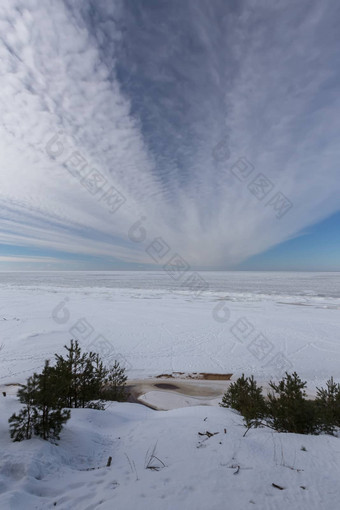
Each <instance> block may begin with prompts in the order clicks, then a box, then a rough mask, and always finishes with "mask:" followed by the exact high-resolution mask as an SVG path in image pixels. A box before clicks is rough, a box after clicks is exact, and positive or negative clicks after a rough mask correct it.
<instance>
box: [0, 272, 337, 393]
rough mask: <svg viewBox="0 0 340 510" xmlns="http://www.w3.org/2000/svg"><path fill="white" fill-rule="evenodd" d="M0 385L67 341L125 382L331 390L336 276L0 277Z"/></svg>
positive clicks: (34, 367)
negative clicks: (223, 376)
mask: <svg viewBox="0 0 340 510" xmlns="http://www.w3.org/2000/svg"><path fill="white" fill-rule="evenodd" d="M0 335H1V336H0V344H1V343H2V344H3V349H2V350H1V352H0V362H1V371H0V378H1V379H0V381H1V383H10V382H23V381H24V380H25V379H26V378H27V376H28V375H30V373H31V372H32V371H33V370H39V369H40V368H41V367H42V365H43V362H44V359H46V358H50V359H53V355H54V353H55V352H60V350H61V349H62V346H63V345H64V344H65V343H68V342H69V340H70V338H77V339H78V340H79V342H80V343H81V345H82V346H83V347H84V348H89V349H92V350H96V351H99V352H100V353H101V354H102V356H103V357H104V358H105V359H107V360H108V362H109V361H110V360H111V359H114V358H118V359H119V360H120V361H121V363H123V364H124V365H125V366H126V368H127V370H128V373H129V376H130V377H147V376H155V375H158V374H161V373H170V372H173V371H182V372H216V373H233V374H235V375H238V374H241V373H242V372H245V373H246V374H250V373H253V374H254V375H255V376H257V377H258V378H259V379H261V380H266V379H268V378H269V377H273V378H277V377H279V376H281V375H282V373H283V372H284V371H285V370H288V371H292V370H296V371H297V372H298V373H299V374H300V375H301V376H302V377H304V378H306V379H307V380H308V383H309V387H310V389H313V388H315V386H316V385H319V384H321V383H324V381H325V380H326V379H327V378H328V377H329V376H330V375H333V376H334V377H336V378H337V379H339V380H340V273H311V272H308V273H307V272H306V273H289V272H280V273H279V272H200V273H199V275H198V274H195V275H193V274H192V273H185V274H184V273H183V274H180V273H171V274H169V273H167V272H166V271H158V272H144V271H143V272H142V271H141V272H136V271H112V272H26V273H19V272H17V273H15V272H12V273H8V272H7V273H4V272H3V273H0Z"/></svg>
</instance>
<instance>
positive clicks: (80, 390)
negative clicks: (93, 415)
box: [55, 340, 108, 409]
mask: <svg viewBox="0 0 340 510" xmlns="http://www.w3.org/2000/svg"><path fill="white" fill-rule="evenodd" d="M65 349H66V350H67V355H66V358H64V357H63V356H61V355H59V354H56V355H55V357H56V367H55V369H56V374H57V377H58V380H59V381H60V384H59V389H58V390H57V391H58V393H59V395H60V398H61V399H62V401H63V402H64V406H65V407H71V408H72V407H83V408H84V407H90V408H95V409H103V404H102V402H100V398H101V391H102V388H103V386H104V384H105V380H106V377H107V374H108V371H107V370H106V368H104V365H103V362H102V361H101V359H100V356H99V355H98V354H96V353H94V352H89V353H86V352H85V353H82V352H81V348H80V346H79V343H78V341H77V340H76V341H74V340H71V343H70V346H67V345H65Z"/></svg>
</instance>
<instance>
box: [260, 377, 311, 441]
mask: <svg viewBox="0 0 340 510" xmlns="http://www.w3.org/2000/svg"><path fill="white" fill-rule="evenodd" d="M306 385H307V383H306V382H305V381H302V380H301V379H300V377H299V376H298V375H297V373H296V372H294V373H293V374H288V373H287V372H286V375H285V377H284V378H283V379H282V380H281V381H279V383H278V384H275V383H274V382H272V381H270V383H269V386H270V387H271V389H272V390H274V393H269V395H268V417H267V423H268V424H269V425H270V426H272V427H273V428H274V429H275V430H277V431H279V432H295V433H297V434H312V433H316V432H317V417H316V412H315V405H314V403H313V401H308V400H306V391H305V387H306Z"/></svg>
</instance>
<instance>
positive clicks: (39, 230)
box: [0, 0, 340, 267]
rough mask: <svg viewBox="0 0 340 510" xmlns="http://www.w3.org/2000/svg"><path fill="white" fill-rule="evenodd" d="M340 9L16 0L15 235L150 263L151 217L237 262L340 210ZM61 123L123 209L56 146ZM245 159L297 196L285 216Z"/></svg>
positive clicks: (4, 37) (193, 256) (200, 254)
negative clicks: (238, 170)
mask: <svg viewBox="0 0 340 510" xmlns="http://www.w3.org/2000/svg"><path fill="white" fill-rule="evenodd" d="M339 17H340V14H339V8H338V6H337V5H336V4H335V3H334V2H331V1H326V2H324V3H318V2H305V1H302V2H299V3H298V4H296V3H294V2H287V1H285V2H276V3H275V4H273V5H270V4H268V2H264V1H263V2H262V1H260V2H256V3H254V2H253V1H250V0H249V1H244V2H239V3H233V2H232V3H230V4H228V5H227V4H226V3H225V2H222V1H219V0H216V1H214V2H209V3H208V2H203V1H190V0H189V1H187V2H184V3H183V2H179V1H177V0H175V1H173V2H163V1H160V2H152V1H149V0H146V1H144V2H120V1H116V2H106V1H103V2H99V3H96V2H91V1H86V2H82V3H81V4H80V3H79V2H75V1H67V2H52V1H46V2H44V3H41V2H40V3H39V2H38V1H35V0H29V1H27V0H25V1H21V0H17V1H16V2H10V1H7V2H6V1H4V2H2V4H1V7H0V20H1V21H0V35H1V48H0V59H1V64H0V65H1V92H2V94H1V97H0V113H1V115H0V119H1V121H0V132H1V137H0V168H1V174H0V213H1V218H2V220H1V225H0V227H1V228H0V242H1V243H4V244H7V245H8V244H13V245H15V246H21V247H23V248H25V247H26V248H39V249H41V250H44V249H49V250H56V251H60V252H68V253H70V254H77V253H78V254H80V255H82V256H84V255H88V256H94V257H106V258H107V257H112V259H113V260H116V261H119V260H121V261H125V262H129V263H134V262H135V263H139V264H143V263H150V258H149V257H148V255H147V254H146V253H145V251H144V248H145V245H143V244H142V243H140V244H138V243H135V242H133V241H131V239H129V237H128V231H129V228H130V227H131V225H132V224H133V223H134V222H136V221H137V220H138V219H139V218H140V217H142V216H143V217H144V218H145V221H144V224H145V228H146V229H147V236H148V239H149V240H150V241H151V240H152V239H153V237H155V236H162V237H163V239H164V240H165V241H166V242H167V243H168V244H169V245H170V246H171V248H172V250H173V251H178V252H179V253H180V254H181V255H182V256H183V257H184V258H186V259H187V261H188V262H189V263H190V264H192V265H198V266H205V267H211V266H215V267H230V266H231V265H233V264H236V263H238V262H240V261H242V260H244V259H246V258H247V257H249V256H251V255H253V254H256V253H259V252H261V251H263V250H265V249H267V248H269V247H270V246H274V245H275V244H277V243H280V242H282V241H284V240H286V239H289V238H291V237H294V236H295V235H297V234H298V233H299V232H301V231H302V230H303V229H304V228H306V227H307V226H309V225H311V224H313V223H315V222H316V221H319V220H321V219H323V218H325V217H326V216H328V215H329V214H331V213H332V212H334V211H336V210H337V209H338V208H339V201H338V197H339V191H340V189H339V188H340V181H339V179H338V174H339V171H338V160H339V155H340V154H339V153H340V149H339V145H338V142H337V133H338V132H339V128H340V125H339V124H340V120H339V119H340V117H339V115H338V112H339V108H340V104H339V102H340V99H339V97H340V96H339V94H338V92H339V90H338V89H339V71H338V69H340V67H339V65H338V64H339V56H338V55H339V53H338V51H337V50H338V47H339V40H338V35H337V34H338V28H337V27H338V21H339ZM59 131H62V132H63V133H64V135H65V136H66V137H67V139H68V140H72V142H70V144H69V147H68V148H69V151H72V150H77V151H79V152H80V153H81V154H82V156H83V157H84V158H86V159H87V160H88V161H89V162H90V164H91V166H92V167H95V168H96V169H98V171H100V172H101V173H102V175H103V176H105V178H106V179H107V180H108V182H109V183H110V184H111V185H112V186H115V187H116V188H117V189H119V191H120V192H121V193H122V194H123V195H124V197H125V198H126V202H125V204H124V206H122V207H121V208H120V209H119V211H117V213H116V214H114V215H111V214H109V213H108V211H107V208H105V207H103V204H102V203H101V202H100V201H98V200H96V199H94V197H93V196H92V195H91V194H90V193H88V192H87V191H86V189H84V187H83V186H81V185H80V183H79V181H78V180H76V179H74V178H72V176H70V174H69V173H68V171H67V169H66V168H65V166H64V165H63V164H62V163H63V161H62V160H63V158H59V159H58V158H55V159H53V158H51V157H49V154H48V153H47V151H46V143H47V142H48V140H50V139H51V137H52V136H54V134H55V133H57V132H59ZM221 140H223V141H224V142H225V143H226V144H227V146H228V151H229V153H230V157H229V158H227V159H226V160H225V161H216V159H214V157H213V148H214V147H215V146H216V144H218V143H219V142H220V141H221ZM72 147H73V149H72ZM66 154H68V153H66V152H65V155H66ZM241 156H243V157H246V158H247V159H248V160H249V161H250V162H251V163H252V164H253V165H254V168H255V169H254V174H253V175H254V176H255V175H256V174H258V173H263V174H264V175H265V176H266V177H267V178H268V179H270V181H271V182H272V183H273V184H274V185H275V190H277V191H281V192H283V193H284V194H285V195H286V196H287V197H289V199H290V200H291V201H292V203H293V204H294V207H293V209H292V210H291V211H290V212H289V213H288V214H286V215H285V216H284V217H283V218H282V219H281V220H279V221H278V219H277V218H276V217H275V214H274V213H273V210H272V208H271V207H270V206H265V205H264V204H265V202H266V200H264V201H258V200H257V199H256V197H254V195H252V194H251V193H250V192H249V189H248V188H247V183H243V182H240V181H239V180H238V179H237V178H235V176H234V175H233V173H232V172H231V171H230V168H231V166H232V164H233V163H234V162H235V161H236V160H237V159H238V158H239V157H241Z"/></svg>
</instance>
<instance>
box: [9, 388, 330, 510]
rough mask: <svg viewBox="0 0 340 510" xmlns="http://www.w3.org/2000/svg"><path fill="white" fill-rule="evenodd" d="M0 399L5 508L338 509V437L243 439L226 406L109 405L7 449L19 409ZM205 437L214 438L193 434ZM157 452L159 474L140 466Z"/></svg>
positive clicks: (259, 435) (255, 435)
mask: <svg viewBox="0 0 340 510" xmlns="http://www.w3.org/2000/svg"><path fill="white" fill-rule="evenodd" d="M0 402H1V410H0V413H1V420H0V447H1V451H2V455H1V459H0V508H1V509H2V510H8V509H11V510H27V509H48V508H55V507H56V508H59V509H63V510H94V509H103V510H112V509H113V508H115V509H117V510H136V509H138V510H153V509H157V510H173V509H176V510H192V509H195V510H206V509H209V510H220V509H222V508H233V509H236V510H246V509H253V508H258V509H260V510H274V509H275V510H276V509H279V510H286V509H289V510H313V509H315V510H334V509H336V508H338V507H339V500H340V486H339V477H340V442H339V439H338V438H335V437H330V436H301V435H295V434H279V433H273V432H272V431H270V430H269V429H258V430H251V431H249V432H248V434H247V435H246V437H243V433H244V430H245V429H244V427H243V425H242V420H241V418H240V417H239V416H238V415H237V414H235V413H234V412H233V411H231V410H229V409H228V410H227V409H222V408H219V407H205V406H199V407H188V408H185V409H177V410H173V411H153V410H150V409H147V408H146V407H144V406H141V405H139V404H129V403H125V404H117V403H113V404H112V405H111V406H110V407H109V408H108V409H107V410H106V411H94V410H86V409H85V410H82V409H76V410H73V411H72V418H71V420H70V421H69V422H68V423H67V425H66V427H65V429H64V431H63V433H62V437H61V441H60V444H59V446H54V445H52V444H50V443H48V442H46V441H43V440H41V439H32V440H30V441H26V442H22V443H10V440H9V437H8V434H7V421H6V420H7V417H8V416H9V415H10V413H11V412H13V411H14V410H16V409H17V408H18V404H17V401H16V399H15V397H6V398H2V399H1V400H0ZM224 429H226V433H225V432H224ZM206 431H209V432H211V433H216V432H218V434H216V435H214V436H213V437H210V438H208V437H207V436H204V435H199V433H201V434H205V432H206ZM155 446H156V449H155V452H154V454H155V456H156V457H158V459H159V460H157V459H153V461H152V462H151V463H150V466H151V467H154V468H157V469H159V470H157V469H148V468H147V467H146V466H147V464H148V463H149V460H150V453H151V452H152V450H153V448H154V447H155ZM109 456H111V457H112V464H111V467H106V463H107V460H108V457H109ZM272 484H275V485H277V486H279V487H282V488H283V490H280V489H278V488H276V487H274V486H273V485H272Z"/></svg>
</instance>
